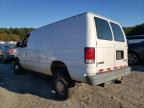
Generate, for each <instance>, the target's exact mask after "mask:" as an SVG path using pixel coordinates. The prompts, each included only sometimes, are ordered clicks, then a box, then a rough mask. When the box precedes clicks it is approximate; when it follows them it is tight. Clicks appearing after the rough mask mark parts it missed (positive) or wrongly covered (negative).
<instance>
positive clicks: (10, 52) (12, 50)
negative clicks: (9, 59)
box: [7, 49, 15, 55]
mask: <svg viewBox="0 0 144 108" xmlns="http://www.w3.org/2000/svg"><path fill="white" fill-rule="evenodd" d="M7 53H8V54H10V55H12V54H14V53H15V50H14V49H9V50H8V51H7Z"/></svg>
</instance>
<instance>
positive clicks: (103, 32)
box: [94, 17, 112, 40]
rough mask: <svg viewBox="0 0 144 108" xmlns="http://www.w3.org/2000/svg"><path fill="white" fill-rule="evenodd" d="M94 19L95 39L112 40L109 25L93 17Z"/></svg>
mask: <svg viewBox="0 0 144 108" xmlns="http://www.w3.org/2000/svg"><path fill="white" fill-rule="evenodd" d="M94 19H95V25H96V31H97V37H98V38H99V39H104V40H112V33H111V29H110V26H109V23H108V22H107V21H106V20H103V19H100V18H96V17H95V18H94Z"/></svg>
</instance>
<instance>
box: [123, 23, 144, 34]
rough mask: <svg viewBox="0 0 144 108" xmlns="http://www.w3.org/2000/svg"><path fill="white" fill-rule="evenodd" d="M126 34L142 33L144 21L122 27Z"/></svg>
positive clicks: (143, 32)
mask: <svg viewBox="0 0 144 108" xmlns="http://www.w3.org/2000/svg"><path fill="white" fill-rule="evenodd" d="M123 29H124V32H125V34H126V35H127V36H134V35H144V23H143V24H140V25H136V26H134V27H123Z"/></svg>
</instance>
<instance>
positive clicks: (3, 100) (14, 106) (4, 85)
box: [0, 63, 144, 108]
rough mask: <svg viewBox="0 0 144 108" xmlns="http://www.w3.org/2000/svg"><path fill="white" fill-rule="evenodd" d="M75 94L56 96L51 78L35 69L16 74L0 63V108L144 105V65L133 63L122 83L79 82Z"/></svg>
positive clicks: (127, 107)
mask: <svg viewBox="0 0 144 108" xmlns="http://www.w3.org/2000/svg"><path fill="white" fill-rule="evenodd" d="M74 90H75V91H74V94H73V95H72V96H71V97H70V98H69V99H68V100H65V101H60V100H58V99H57V97H56V95H55V92H54V90H53V87H52V82H51V78H49V77H46V76H43V75H39V74H36V73H26V74H24V75H21V76H16V75H15V74H14V73H13V70H12V64H2V63H0V108H144V66H135V67H132V72H131V74H130V75H128V76H126V77H124V79H123V81H122V83H121V84H113V83H111V84H108V85H106V86H105V87H100V86H90V85H87V84H83V83H77V84H76V86H75V88H74Z"/></svg>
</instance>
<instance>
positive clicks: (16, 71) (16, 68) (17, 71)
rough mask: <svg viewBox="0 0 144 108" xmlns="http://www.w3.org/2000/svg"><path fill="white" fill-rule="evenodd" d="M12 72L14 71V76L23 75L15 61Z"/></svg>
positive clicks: (21, 69)
mask: <svg viewBox="0 0 144 108" xmlns="http://www.w3.org/2000/svg"><path fill="white" fill-rule="evenodd" d="M13 70H14V73H15V74H16V75H21V74H24V70H23V68H22V67H21V65H20V64H19V62H18V60H16V61H15V62H14V65H13Z"/></svg>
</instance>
